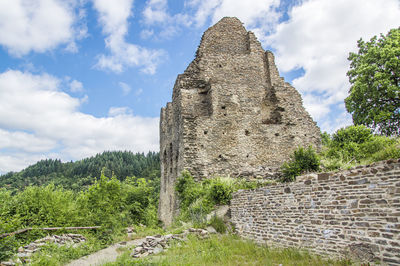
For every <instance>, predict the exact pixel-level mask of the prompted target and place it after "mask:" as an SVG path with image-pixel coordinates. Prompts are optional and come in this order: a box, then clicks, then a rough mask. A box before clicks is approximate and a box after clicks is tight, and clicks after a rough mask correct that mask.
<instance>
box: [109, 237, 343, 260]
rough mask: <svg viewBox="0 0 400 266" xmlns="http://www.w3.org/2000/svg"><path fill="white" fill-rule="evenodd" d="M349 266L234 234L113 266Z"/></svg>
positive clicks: (177, 245)
mask: <svg viewBox="0 0 400 266" xmlns="http://www.w3.org/2000/svg"><path fill="white" fill-rule="evenodd" d="M279 264H282V265H318V266H319V265H350V264H351V263H350V261H347V260H343V261H334V260H327V259H323V258H321V257H320V256H316V255H311V254H309V253H308V252H306V251H302V250H298V249H292V248H290V249H278V248H268V247H264V246H260V245H257V244H255V243H254V242H252V241H248V240H242V239H240V238H239V237H237V236H234V235H213V236H211V237H210V238H208V239H205V240H200V239H198V238H197V237H195V236H190V237H189V240H188V241H187V242H184V243H182V242H176V243H175V244H173V245H172V247H171V248H170V249H169V250H167V251H166V252H164V253H162V254H161V255H157V256H152V257H147V258H144V259H133V258H131V257H130V256H129V253H128V252H126V253H125V254H123V255H121V256H120V257H119V258H118V260H117V261H116V262H114V263H109V264H106V265H107V266H112V265H279Z"/></svg>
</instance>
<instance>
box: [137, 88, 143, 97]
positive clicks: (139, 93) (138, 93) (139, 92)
mask: <svg viewBox="0 0 400 266" xmlns="http://www.w3.org/2000/svg"><path fill="white" fill-rule="evenodd" d="M142 93H143V89H142V88H139V89H137V90H136V91H135V95H136V96H139V95H141V94H142Z"/></svg>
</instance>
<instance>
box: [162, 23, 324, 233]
mask: <svg viewBox="0 0 400 266" xmlns="http://www.w3.org/2000/svg"><path fill="white" fill-rule="evenodd" d="M320 142H321V140H320V130H319V128H318V127H317V125H316V123H315V122H314V121H313V120H312V118H311V117H310V115H309V114H308V113H307V111H306V110H305V109H304V107H303V106H302V99H301V96H300V94H299V93H298V92H297V91H296V89H295V88H293V87H292V86H291V85H290V84H289V83H286V82H285V81H284V79H283V78H281V77H280V76H279V73H278V70H277V68H276V66H275V63H274V56H273V54H272V53H271V52H269V51H266V52H265V51H264V49H263V48H262V47H261V44H260V42H259V41H258V40H257V39H256V37H255V35H254V33H252V32H248V31H247V30H246V29H245V28H244V27H243V25H242V23H241V22H240V21H239V20H238V19H237V18H230V17H225V18H223V19H221V20H220V21H219V22H218V23H217V24H215V25H214V26H212V27H211V28H209V29H208V30H207V31H206V32H205V33H204V34H203V37H202V39H201V43H200V46H199V48H198V50H197V52H196V58H195V59H194V60H193V61H192V62H191V63H190V65H189V66H188V68H187V69H186V70H185V72H184V73H183V74H180V75H178V77H177V79H176V82H175V85H174V88H173V95H172V102H169V103H167V106H166V107H165V108H162V109H161V117H160V156H161V191H160V204H159V218H160V219H161V220H162V221H163V222H164V224H165V225H167V226H168V225H170V224H171V222H172V219H173V216H174V215H175V213H176V211H177V200H176V198H175V190H174V184H175V180H176V178H177V177H178V176H179V175H180V173H181V171H182V170H184V169H186V170H188V171H189V172H190V173H191V174H192V175H193V176H194V177H195V178H196V179H197V180H200V179H202V178H209V177H212V176H215V175H218V176H231V177H259V178H268V177H270V176H271V172H273V171H274V169H276V168H278V167H280V166H281V164H282V163H283V162H284V161H285V160H288V159H289V155H290V154H292V152H293V150H295V149H296V148H297V147H298V146H300V145H301V146H308V145H313V146H314V147H317V148H318V147H319V146H320Z"/></svg>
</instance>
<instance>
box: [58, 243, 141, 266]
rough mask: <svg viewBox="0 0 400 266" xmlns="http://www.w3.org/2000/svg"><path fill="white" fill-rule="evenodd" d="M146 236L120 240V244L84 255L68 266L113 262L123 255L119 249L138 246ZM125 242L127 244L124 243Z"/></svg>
mask: <svg viewBox="0 0 400 266" xmlns="http://www.w3.org/2000/svg"><path fill="white" fill-rule="evenodd" d="M145 240H146V238H140V239H135V240H131V241H127V242H120V243H118V244H114V245H112V246H109V247H107V248H105V249H102V250H99V251H97V252H95V253H93V254H90V255H87V256H85V257H82V258H80V259H77V260H74V261H71V262H70V263H68V264H67V265H66V266H83V265H84V266H86V265H91V266H94V265H96V266H97V265H102V264H104V263H106V262H113V261H115V260H116V259H117V257H118V256H119V255H121V252H118V251H117V249H118V248H121V247H129V246H132V245H135V246H138V245H140V244H142V243H143V241H145ZM122 243H125V244H122Z"/></svg>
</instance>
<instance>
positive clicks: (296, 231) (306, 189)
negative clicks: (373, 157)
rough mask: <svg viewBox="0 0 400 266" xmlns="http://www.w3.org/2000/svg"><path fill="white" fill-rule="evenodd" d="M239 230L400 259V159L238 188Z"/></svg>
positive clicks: (234, 212)
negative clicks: (255, 186) (246, 188)
mask: <svg viewBox="0 0 400 266" xmlns="http://www.w3.org/2000/svg"><path fill="white" fill-rule="evenodd" d="M231 216H232V222H233V224H234V225H235V228H236V230H237V233H239V235H241V236H243V237H246V238H250V239H254V240H256V241H257V242H261V243H267V244H274V245H278V246H283V247H292V246H295V247H302V248H308V249H310V250H312V252H314V253H320V254H331V255H334V256H336V257H350V258H355V259H358V260H362V261H365V262H369V261H375V260H379V261H381V262H383V263H384V264H386V263H387V264H393V265H395V264H396V265H398V264H400V160H388V161H383V162H379V163H374V164H372V165H367V166H358V167H355V168H352V169H350V170H345V171H340V172H336V173H333V172H331V173H322V174H314V175H305V176H301V177H299V178H297V180H296V182H293V183H289V184H279V185H274V186H268V187H265V188H259V189H255V190H241V191H238V192H236V193H234V195H233V198H232V201H231Z"/></svg>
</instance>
